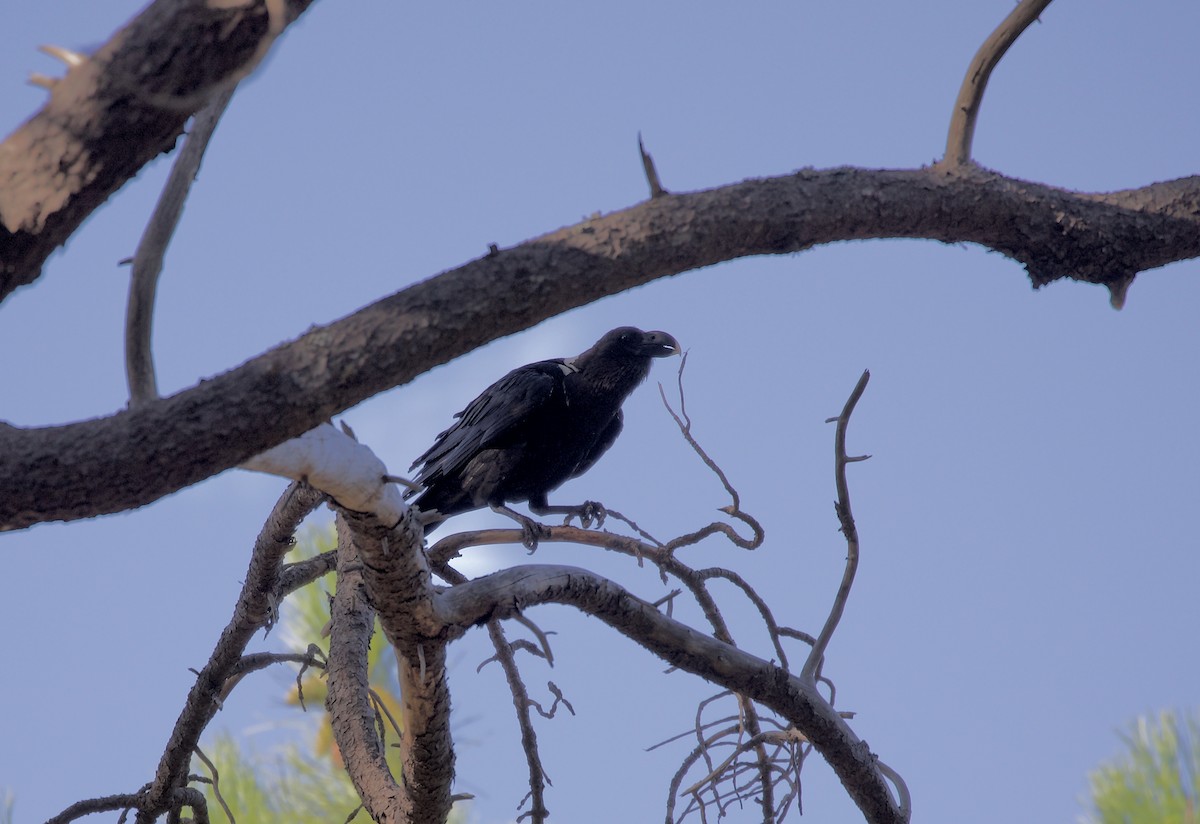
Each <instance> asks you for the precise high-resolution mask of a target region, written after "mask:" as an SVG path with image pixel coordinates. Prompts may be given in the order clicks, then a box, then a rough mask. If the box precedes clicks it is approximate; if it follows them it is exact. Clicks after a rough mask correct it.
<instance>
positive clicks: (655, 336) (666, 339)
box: [642, 332, 683, 358]
mask: <svg viewBox="0 0 1200 824" xmlns="http://www.w3.org/2000/svg"><path fill="white" fill-rule="evenodd" d="M642 342H643V345H644V346H645V347H646V354H648V355H649V356H650V357H652V358H665V357H667V356H669V355H678V354H679V353H680V352H682V351H683V350H682V349H680V348H679V341H677V340H675V338H674V337H672V336H671V335H668V334H667V333H666V332H647V333H646V337H645V338H643V339H642Z"/></svg>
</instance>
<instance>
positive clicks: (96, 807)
mask: <svg viewBox="0 0 1200 824" xmlns="http://www.w3.org/2000/svg"><path fill="white" fill-rule="evenodd" d="M139 798H140V795H139V794H138V793H120V794H118V795H105V796H101V797H100V798H86V799H84V800H83V801H76V802H75V803H74V804H72V805H71V806H70V807H67V808H66V809H65V810H63V811H62V812H61V813H59V814H58V815H56V816H54V817H53V818H51V819H49V820H48V821H47V822H46V824H68V822H71V821H74V820H75V819H77V818H83V817H84V816H85V815H91V814H92V813H106V812H112V811H114V810H129V809H132V808H134V807H136V806H137V805H138V801H139Z"/></svg>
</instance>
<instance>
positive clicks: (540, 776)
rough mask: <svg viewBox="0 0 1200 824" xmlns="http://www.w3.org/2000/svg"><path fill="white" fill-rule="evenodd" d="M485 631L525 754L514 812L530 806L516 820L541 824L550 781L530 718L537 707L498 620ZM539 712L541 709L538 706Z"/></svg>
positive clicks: (490, 622)
mask: <svg viewBox="0 0 1200 824" xmlns="http://www.w3.org/2000/svg"><path fill="white" fill-rule="evenodd" d="M487 629H488V637H489V638H491V640H492V647H493V648H494V649H495V650H496V658H497V660H498V661H499V662H500V666H501V668H502V669H503V670H504V679H505V681H507V682H508V690H509V692H510V693H511V694H512V700H513V709H514V710H516V713H517V724H518V725H519V726H520V728H521V749H522V750H524V752H525V762H526V764H527V765H528V767H529V793H528V794H526V796H525V797H524V798H522V799H521V803H520V805H519V806H518V807H517V809H520V808H521V807H523V806H524V805H525V802H526V801H529V802H530V807H529V809H528V810H526V811H525V812H524V813H522V814H521V816H520V817H519V818H518V819H517V820H518V821H524V820H525V819H526V818H529V819H531V820H532V821H533V823H534V824H543V822H545V820H546V818H547V817H549V815H550V811H549V810H548V809H546V785H547V784H549V783H550V779H549V778H548V777H547V775H546V769H545V767H544V766H543V765H542V757H541V754H540V753H539V752H538V745H537V731H536V730H535V729H534V728H533V719H532V718H530V716H529V708H530V706H534V705H536V704H535V702H534V701H533V700H532V699H531V698H530V697H529V692H528V690H526V689H525V682H524V681H522V680H521V671H520V670H519V669H518V668H517V661H516V659H515V658H514V657H513V654H512V650H511V648H510V647H509V644H508V639H507V638H506V637H505V635H504V627H502V626H501V625H500V622H499V621H488V623H487ZM538 709H539V711H540V710H541V708H540V707H538ZM543 714H544V713H543Z"/></svg>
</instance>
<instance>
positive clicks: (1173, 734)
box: [1089, 712, 1200, 824]
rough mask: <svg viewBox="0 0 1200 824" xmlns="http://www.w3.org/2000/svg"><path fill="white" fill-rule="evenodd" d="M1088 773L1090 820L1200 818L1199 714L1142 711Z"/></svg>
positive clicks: (1155, 822) (1130, 822)
mask: <svg viewBox="0 0 1200 824" xmlns="http://www.w3.org/2000/svg"><path fill="white" fill-rule="evenodd" d="M1122 738H1123V739H1124V740H1125V746H1126V752H1125V754H1124V755H1123V756H1121V757H1120V758H1117V759H1115V760H1113V761H1111V762H1109V763H1107V764H1104V765H1102V766H1101V767H1100V768H1099V769H1097V770H1096V771H1095V772H1093V773H1092V774H1091V794H1092V799H1091V802H1092V807H1093V809H1094V813H1093V814H1092V816H1091V817H1090V818H1089V820H1090V821H1091V822H1093V823H1094V824H1200V802H1198V795H1200V716H1185V715H1177V714H1175V713H1173V712H1163V713H1161V714H1160V715H1159V717H1158V719H1157V721H1155V720H1154V719H1153V718H1149V717H1146V716H1142V717H1141V718H1139V719H1138V720H1137V722H1136V723H1135V724H1134V726H1133V730H1132V732H1131V733H1130V734H1128V735H1123V736H1122Z"/></svg>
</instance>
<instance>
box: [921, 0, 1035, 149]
mask: <svg viewBox="0 0 1200 824" xmlns="http://www.w3.org/2000/svg"><path fill="white" fill-rule="evenodd" d="M1050 2H1051V0H1021V2H1020V3H1018V4H1017V7H1016V8H1014V9H1013V10H1012V11H1011V12H1009V14H1008V17H1005V18H1004V20H1003V21H1002V22H1001V23H1000V25H999V26H997V27H996V30H995V31H993V32H992V33H991V35H990V36H989V37H988V39H987V40H985V41H983V45H982V46H980V47H979V51H977V52H975V56H974V57H973V58H971V65H970V67H969V68H968V69H967V76H966V77H964V78H963V82H962V87H961V88H960V89H959V90H958V99H956V100H955V101H954V113H953V114H952V115H951V116H950V131H949V133H948V134H947V135H946V156H945V157H943V158H942V163H944V164H947V165H949V166H965V165H966V164H968V163H970V162H971V143H972V142H973V141H974V140H975V123H976V121H978V119H979V108H980V104H981V103H982V102H983V92H984V90H985V89H986V88H987V83H988V79H989V78H991V76H992V70H993V69H994V68H996V66H997V64H999V62H1000V59H1001V58H1002V57H1004V53H1005V52H1007V51H1008V47H1009V46H1011V45H1012V44H1013V43H1015V42H1016V40H1017V38H1018V37H1020V36H1021V32H1023V31H1025V29H1027V28H1029V24H1030V23H1032V22H1033V21H1034V20H1037V18H1038V15H1039V14H1041V13H1042V12H1043V11H1045V9H1046V6H1049V5H1050Z"/></svg>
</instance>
